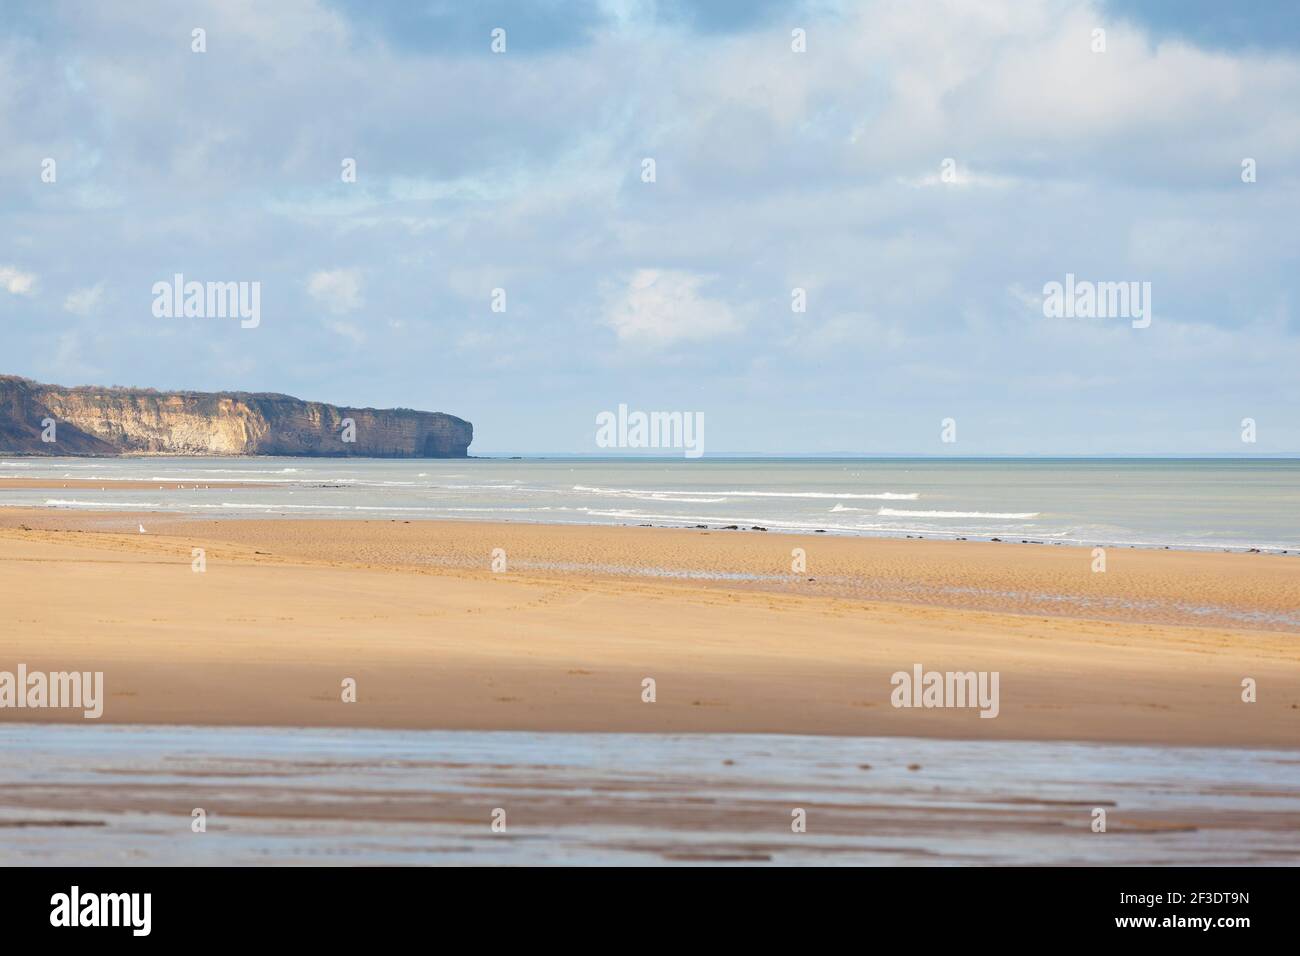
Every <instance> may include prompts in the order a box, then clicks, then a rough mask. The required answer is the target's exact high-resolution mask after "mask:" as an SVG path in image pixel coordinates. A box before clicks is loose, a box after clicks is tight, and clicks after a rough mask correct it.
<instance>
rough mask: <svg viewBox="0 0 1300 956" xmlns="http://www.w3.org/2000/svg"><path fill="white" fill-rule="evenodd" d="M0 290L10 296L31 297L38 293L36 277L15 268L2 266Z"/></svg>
mask: <svg viewBox="0 0 1300 956" xmlns="http://www.w3.org/2000/svg"><path fill="white" fill-rule="evenodd" d="M0 288H3V289H4V290H5V291H6V292H8V293H9V294H10V295H31V294H32V293H33V292H35V291H36V276H35V275H33V274H32V273H30V272H20V271H19V270H18V269H16V268H14V267H13V266H0Z"/></svg>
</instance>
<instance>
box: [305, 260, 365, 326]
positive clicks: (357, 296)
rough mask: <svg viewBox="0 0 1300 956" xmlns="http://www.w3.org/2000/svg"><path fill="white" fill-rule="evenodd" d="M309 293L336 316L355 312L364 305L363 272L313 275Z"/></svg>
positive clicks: (337, 270)
mask: <svg viewBox="0 0 1300 956" xmlns="http://www.w3.org/2000/svg"><path fill="white" fill-rule="evenodd" d="M307 292H308V294H309V295H310V296H311V297H312V298H313V299H315V300H316V301H317V302H319V303H320V304H321V305H323V306H324V307H325V308H326V309H328V310H329V311H330V312H333V313H334V314H335V315H343V314H344V313H345V312H355V311H356V310H357V309H359V308H361V306H362V305H363V304H364V303H363V300H362V298H361V272H360V271H359V270H357V269H334V270H332V271H323V272H316V273H313V274H312V276H311V278H310V279H308V280H307Z"/></svg>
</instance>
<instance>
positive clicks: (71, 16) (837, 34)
mask: <svg viewBox="0 0 1300 956" xmlns="http://www.w3.org/2000/svg"><path fill="white" fill-rule="evenodd" d="M376 8H377V9H376ZM195 29H201V30H203V31H204V34H203V39H204V41H205V43H204V46H205V49H204V51H203V52H195V50H194V46H195V43H196V41H195V39H194V33H193V31H194V30H195ZM497 29H500V30H504V31H505V32H504V43H505V49H504V51H503V52H494V51H493V49H492V45H493V31H494V30H497ZM796 31H801V32H799V33H796ZM1096 31H1104V34H1102V35H1101V38H1102V39H1104V49H1100V50H1099V49H1097V46H1098V40H1099V35H1098V33H1097V32H1096ZM800 38H802V42H800ZM801 45H802V50H796V49H795V47H799V46H801ZM0 142H3V144H4V146H3V149H0V373H11V374H19V375H24V376H27V377H30V378H33V379H37V380H39V381H43V382H52V383H58V384H62V385H76V384H100V385H108V384H118V385H132V386H148V387H153V388H158V389H192V390H214V391H215V390H241V391H253V392H261V391H269V392H284V393H288V394H291V395H296V396H298V397H300V398H306V399H312V400H318V401H328V402H332V403H335V404H342V405H352V406H373V407H381V408H382V407H395V406H400V407H408V408H419V409H427V410H433V411H444V412H450V413H452V414H455V415H459V416H461V417H462V418H466V419H468V420H470V421H471V422H473V423H474V426H475V441H474V444H473V446H472V447H471V453H472V454H480V455H487V454H542V453H548V452H551V453H554V452H563V453H590V454H596V453H600V452H601V449H599V448H598V447H597V446H596V416H597V415H599V414H600V413H601V412H603V411H610V410H615V409H617V408H618V406H619V405H620V404H625V405H627V406H628V407H629V409H632V410H644V411H647V412H649V411H683V412H693V413H698V414H701V415H703V417H704V420H705V422H706V423H707V427H706V454H723V453H765V454H780V453H792V454H796V453H797V454H841V453H848V454H952V455H986V454H1010V455H1060V454H1065V455H1071V454H1073V455H1090V454H1170V453H1172V454H1199V453H1206V454H1242V455H1263V454H1278V453H1285V454H1297V453H1300V318H1297V314H1296V309H1297V305H1298V303H1297V295H1296V293H1297V287H1298V284H1300V280H1298V279H1297V277H1298V276H1300V262H1298V261H1297V260H1298V259H1300V242H1297V239H1296V222H1297V221H1300V5H1297V4H1295V3H1292V2H1276V3H1270V2H1253V3H1250V4H1229V3H1218V2H1208V0H1206V2H1199V0H1198V2H1173V0H1160V2H1156V0H1152V2H1146V3H1141V2H1134V3H1118V2H1109V3H1107V2H1084V0H1079V2H1062V0H979V2H971V0H967V2H956V0H924V2H921V0H882V2H874V0H863V2H851V0H807V2H778V0H749V2H740V0H734V2H733V0H716V2H708V3H705V2H700V3H689V2H685V0H675V2H667V0H663V2H654V0H574V2H560V0H531V2H527V3H525V2H522V0H521V2H514V3H509V2H494V0H482V2H478V3H474V4H467V3H457V2H452V0H422V2H419V0H416V2H410V3H402V4H396V3H394V4H382V5H380V4H368V3H361V2H342V0H277V2H276V3H274V4H268V3H260V2H252V0H220V2H210V3H203V2H197V3H187V4H184V5H181V4H175V3H171V2H161V0H159V2H150V0H142V2H131V3H126V2H121V3H103V4H85V3H76V2H67V3H63V2H57V0H56V2H40V3H37V2H30V3H28V2H18V0H4V2H3V5H2V7H0ZM51 159H52V160H54V165H53V172H54V176H53V181H46V180H47V179H49V178H50V177H49V175H48V173H47V170H48V169H49V166H48V164H47V163H46V161H47V160H51ZM349 159H351V160H354V161H355V169H356V176H355V181H354V182H351V181H344V180H345V175H344V172H343V170H344V163H345V160H349ZM646 160H653V173H654V175H653V181H647V173H646V170H647V168H648V167H647V163H646ZM1247 161H1250V165H1251V166H1252V167H1253V170H1254V175H1253V180H1254V181H1249V182H1248V181H1244V179H1246V178H1252V177H1248V176H1246V175H1245V174H1244V167H1243V164H1244V163H1247ZM178 273H179V274H181V275H183V276H184V277H185V279H186V280H187V281H199V282H247V283H253V282H256V283H259V290H260V321H259V322H258V324H257V325H256V327H249V328H245V327H241V323H240V322H239V321H238V320H232V319H229V318H212V317H195V316H191V317H185V316H175V317H168V316H163V317H159V316H158V315H156V314H155V311H156V310H155V308H154V306H155V304H156V303H155V295H154V291H153V288H154V284H155V283H157V282H160V281H164V282H170V281H171V280H172V277H173V276H174V275H175V274H178ZM1067 274H1072V275H1074V276H1075V277H1076V279H1078V280H1084V281H1090V282H1126V283H1127V282H1135V283H1139V288H1144V287H1143V286H1142V285H1141V284H1142V283H1150V285H1149V287H1145V288H1149V290H1150V292H1149V295H1150V305H1151V309H1150V316H1151V322H1150V324H1149V325H1147V326H1146V327H1135V323H1133V322H1131V321H1130V320H1129V319H1128V318H1126V317H1123V316H1109V317H1099V318H1085V317H1073V316H1072V317H1055V316H1053V317H1049V316H1048V315H1046V314H1045V310H1044V307H1043V300H1044V298H1045V295H1044V290H1045V288H1046V287H1047V285H1048V284H1049V283H1052V282H1061V283H1064V282H1065V277H1066V275H1067ZM494 290H502V291H501V292H495V293H494ZM794 290H803V299H804V308H803V310H801V311H800V310H796V308H795V304H796V299H797V298H798V294H797V293H796V292H795V291H794ZM502 293H503V294H502ZM494 305H496V306H497V308H498V309H499V308H500V307H501V306H502V305H504V311H498V310H496V309H494ZM1247 418H1249V419H1251V420H1253V422H1254V425H1255V438H1256V440H1255V441H1254V442H1252V443H1246V442H1243V441H1242V433H1243V426H1242V422H1243V420H1244V419H1247ZM945 419H951V420H952V421H953V423H954V425H955V427H953V428H951V429H949V431H948V437H954V436H955V438H956V441H955V442H943V441H942V437H943V431H944V430H943V423H944V420H945Z"/></svg>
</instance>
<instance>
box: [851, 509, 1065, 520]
mask: <svg viewBox="0 0 1300 956" xmlns="http://www.w3.org/2000/svg"><path fill="white" fill-rule="evenodd" d="M876 515H877V516H879V517H882V518H1014V519H1017V520H1021V521H1025V520H1028V519H1030V518H1037V517H1038V515H1039V512H1037V511H1019V512H1017V511H905V510H902V509H899V508H881V509H880V510H879V511H877V512H876Z"/></svg>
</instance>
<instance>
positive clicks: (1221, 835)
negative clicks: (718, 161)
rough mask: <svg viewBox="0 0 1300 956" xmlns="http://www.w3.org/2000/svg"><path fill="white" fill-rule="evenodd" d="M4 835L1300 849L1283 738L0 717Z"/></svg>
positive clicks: (1070, 851)
mask: <svg viewBox="0 0 1300 956" xmlns="http://www.w3.org/2000/svg"><path fill="white" fill-rule="evenodd" d="M200 807H201V808H203V810H204V811H205V812H206V814H207V832H205V833H194V832H192V830H191V819H192V811H193V810H194V809H195V808H200ZM1095 808H1103V809H1105V810H1106V812H1107V821H1106V822H1107V831H1106V832H1105V833H1095V832H1093V831H1092V829H1091V825H1092V821H1093V819H1094V809H1095ZM497 809H500V810H504V811H505V822H506V828H505V831H504V832H500V833H494V832H493V830H492V826H491V823H492V819H493V811H494V810H497ZM796 809H802V810H804V811H806V819H807V831H806V832H804V833H794V832H792V830H791V821H792V819H793V818H792V812H793V811H794V810H796ZM0 833H2V834H3V839H0V864H5V865H14V864H20V865H23V864H25V865H50V864H59V865H74V864H93V865H135V864H171V865H185V864H209V865H227V864H242V865H249V864H526V863H533V864H641V865H656V864H682V863H688V862H702V861H709V862H722V863H737V864H746V863H747V864H765V863H771V864H787V865H801V864H876V865H898V864H909V865H910V864H1157V865H1158V864H1272V865H1280V864H1300V751H1241V750H1225V749H1209V748H1181V747H1160V748H1156V747H1132V746H1112V745H1095V744H1080V743H1041V742H988V741H979V742H967V741H944V740H922V739H913V738H850V737H799V736H778V735H762V734H755V735H727V734H699V735H683V736H669V735H648V734H562V733H544V734H539V733H503V732H480V731H374V730H337V729H311V730H307V729H271V728H202V727H127V726H113V725H105V726H85V725H42V726H31V725H26V726H16V725H0Z"/></svg>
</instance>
